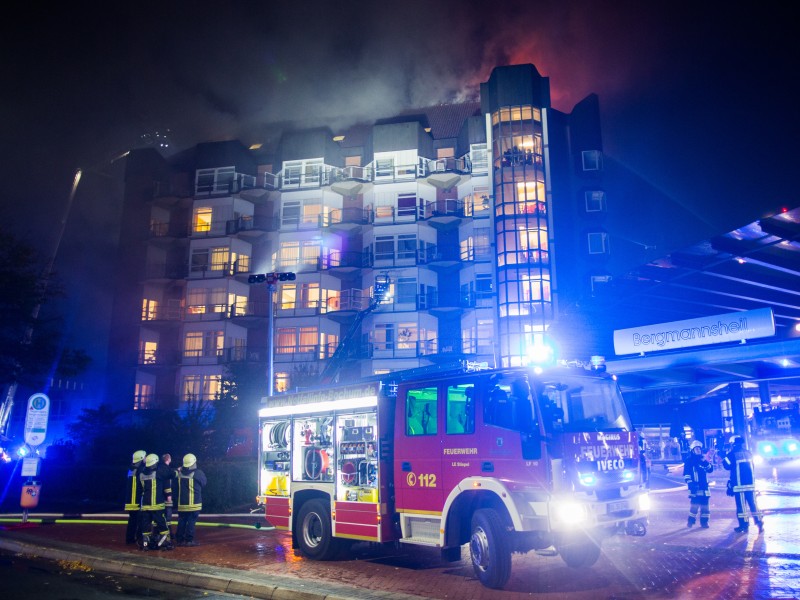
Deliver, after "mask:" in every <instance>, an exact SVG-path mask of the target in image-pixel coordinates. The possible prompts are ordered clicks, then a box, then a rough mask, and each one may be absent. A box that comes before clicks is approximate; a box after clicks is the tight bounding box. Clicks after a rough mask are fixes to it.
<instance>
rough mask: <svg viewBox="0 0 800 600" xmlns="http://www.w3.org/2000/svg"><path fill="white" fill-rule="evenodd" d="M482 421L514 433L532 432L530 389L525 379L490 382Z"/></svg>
mask: <svg viewBox="0 0 800 600" xmlns="http://www.w3.org/2000/svg"><path fill="white" fill-rule="evenodd" d="M483 421H484V423H486V424H487V425H496V426H497V427H503V428H504V429H514V430H516V431H524V432H532V431H534V418H533V405H532V404H531V388H530V385H529V383H528V379H527V377H524V376H516V377H515V378H514V379H513V380H512V379H510V378H508V377H504V378H496V379H494V380H492V381H490V387H489V394H488V400H487V402H486V404H485V406H484V410H483Z"/></svg>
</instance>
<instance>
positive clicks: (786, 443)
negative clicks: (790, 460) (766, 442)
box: [783, 440, 800, 456]
mask: <svg viewBox="0 0 800 600" xmlns="http://www.w3.org/2000/svg"><path fill="white" fill-rule="evenodd" d="M783 451H784V452H785V453H786V454H788V455H790V456H797V455H798V454H800V443H798V442H797V440H783Z"/></svg>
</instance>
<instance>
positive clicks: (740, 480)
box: [722, 435, 764, 533]
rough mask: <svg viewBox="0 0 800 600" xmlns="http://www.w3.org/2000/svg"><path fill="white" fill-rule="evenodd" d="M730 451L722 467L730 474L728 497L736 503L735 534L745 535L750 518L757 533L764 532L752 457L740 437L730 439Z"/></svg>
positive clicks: (723, 460) (735, 436)
mask: <svg viewBox="0 0 800 600" xmlns="http://www.w3.org/2000/svg"><path fill="white" fill-rule="evenodd" d="M730 443H731V450H730V452H728V453H727V454H726V455H725V458H723V459H722V466H723V467H725V469H726V470H727V471H730V472H731V478H730V481H729V482H728V495H729V496H733V499H734V501H735V502H736V517H737V518H738V519H739V526H738V527H736V528H735V529H734V531H735V532H736V533H745V532H747V529H748V527H749V525H750V516H752V517H753V521H754V522H755V524H756V527H758V531H759V533H761V532H762V531H764V517H763V515H762V514H761V511H760V510H758V505H757V504H756V493H755V492H756V475H755V468H754V466H753V455H752V454H750V451H749V450H748V449H747V448H745V447H744V438H743V437H742V436H740V435H734V436H733V437H731V440H730Z"/></svg>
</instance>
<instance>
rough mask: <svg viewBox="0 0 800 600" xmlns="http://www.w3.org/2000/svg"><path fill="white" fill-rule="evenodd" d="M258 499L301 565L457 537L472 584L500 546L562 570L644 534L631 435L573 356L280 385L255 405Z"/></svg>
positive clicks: (502, 567) (606, 386) (606, 385)
mask: <svg viewBox="0 0 800 600" xmlns="http://www.w3.org/2000/svg"><path fill="white" fill-rule="evenodd" d="M259 418H260V428H259V432H260V433H259V437H260V453H259V454H260V459H259V471H260V474H259V496H258V501H259V503H260V504H263V506H264V508H265V517H266V520H267V521H268V522H269V523H270V524H271V525H273V526H275V527H276V528H278V529H284V530H289V531H291V532H292V538H293V543H294V547H295V548H296V549H298V550H299V551H300V552H301V553H302V554H303V555H305V556H307V557H310V558H312V559H318V560H327V559H332V558H334V557H339V556H341V555H342V553H343V552H346V550H347V548H348V547H349V544H352V543H353V542H354V541H367V542H378V543H387V542H392V543H406V544H419V545H424V546H432V547H438V548H440V549H441V550H442V555H443V557H444V558H445V559H447V560H459V559H460V557H461V547H462V546H463V545H464V544H469V549H470V556H471V559H472V564H473V567H474V570H475V574H476V575H477V577H478V579H479V580H480V581H481V583H483V584H484V585H485V586H487V587H490V588H502V587H503V586H504V585H505V583H506V582H507V581H508V578H509V576H510V570H511V555H512V553H513V552H528V551H530V550H546V549H547V550H549V551H550V552H552V551H557V552H558V553H559V554H560V555H561V557H562V559H563V560H564V561H565V562H566V563H567V564H568V565H570V566H572V567H588V566H591V565H593V564H594V563H595V562H596V561H597V559H598V558H599V556H600V543H601V540H602V539H603V538H604V537H606V536H608V535H611V534H613V533H621V532H624V533H627V534H629V535H645V533H646V530H647V511H648V508H649V498H648V495H647V490H646V489H645V486H644V482H643V478H642V473H641V472H640V470H639V455H638V453H639V444H638V439H637V436H636V433H635V432H634V431H633V428H632V426H631V422H630V419H629V417H628V413H627V410H626V408H625V404H624V402H623V399H622V396H621V394H620V392H619V389H618V387H617V385H616V382H615V381H614V379H613V378H612V377H611V376H610V375H608V374H606V373H604V372H601V371H600V370H596V369H592V368H589V367H588V366H583V365H579V366H573V367H566V366H563V367H554V368H551V369H549V370H544V371H541V370H538V369H537V370H533V369H525V368H512V369H502V370H491V371H490V370H485V371H477V372H476V371H471V370H470V369H462V370H459V371H457V372H453V371H451V372H446V373H444V372H443V373H434V374H428V375H419V374H413V373H412V374H409V373H394V374H392V375H390V376H386V377H384V378H378V379H376V380H375V381H367V382H364V383H361V384H357V385H343V386H332V387H327V388H324V389H316V390H309V391H303V392H297V393H290V394H281V395H277V396H274V397H272V398H270V399H269V402H268V404H267V406H266V407H265V408H263V409H262V410H261V411H260V417H259Z"/></svg>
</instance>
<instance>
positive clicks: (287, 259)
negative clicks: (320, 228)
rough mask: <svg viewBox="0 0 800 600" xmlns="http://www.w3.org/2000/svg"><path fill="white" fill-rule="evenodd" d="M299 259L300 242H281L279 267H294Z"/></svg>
mask: <svg viewBox="0 0 800 600" xmlns="http://www.w3.org/2000/svg"><path fill="white" fill-rule="evenodd" d="M299 259H300V242H298V241H293V242H281V247H280V258H279V265H280V267H282V268H284V267H294V266H296V265H297V263H298V261H299Z"/></svg>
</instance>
